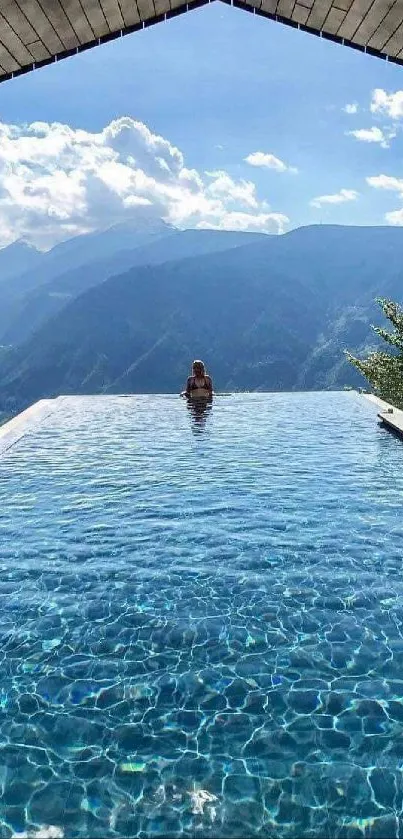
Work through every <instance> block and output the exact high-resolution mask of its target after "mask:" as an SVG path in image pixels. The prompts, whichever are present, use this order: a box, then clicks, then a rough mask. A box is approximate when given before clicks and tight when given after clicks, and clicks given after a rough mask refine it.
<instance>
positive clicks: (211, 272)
mask: <svg viewBox="0 0 403 839" xmlns="http://www.w3.org/2000/svg"><path fill="white" fill-rule="evenodd" d="M175 235H176V234H175ZM161 244H162V243H161V242H160V243H158V247H159V248H160V246H161ZM402 256H403V230H401V229H398V228H389V227H380V228H353V227H348V228H343V227H333V226H315V227H309V228H300V229H299V230H295V231H292V232H291V233H289V234H285V235H283V236H278V237H263V238H258V239H257V240H255V241H253V242H251V243H248V244H246V245H243V246H240V247H236V248H231V249H227V250H225V251H221V252H215V253H209V254H204V255H199V256H193V257H191V258H186V259H180V260H172V261H168V262H163V263H162V264H154V265H151V264H149V265H139V266H137V267H133V268H131V269H130V270H129V271H128V272H126V273H124V274H120V275H118V276H115V277H111V278H109V279H108V280H106V281H105V282H103V283H101V284H99V285H97V286H95V287H93V288H90V289H88V290H87V291H85V292H84V293H82V294H81V295H79V296H78V297H77V298H76V299H74V300H73V301H72V302H70V303H68V304H67V305H66V306H65V308H64V309H63V310H62V311H61V312H59V313H58V314H56V315H55V316H54V317H52V318H50V320H48V321H47V322H46V323H45V324H44V325H42V326H41V327H40V328H39V329H38V330H37V331H36V332H35V334H34V335H32V336H31V337H30V338H29V339H28V340H27V341H25V342H24V343H23V344H22V345H21V346H20V347H17V348H16V349H14V350H13V351H10V352H8V353H7V354H5V355H3V360H2V362H1V363H0V392H1V394H2V400H3V405H1V404H0V409H3V410H6V409H7V407H8V406H10V405H14V406H17V407H21V406H22V405H25V404H28V403H30V402H32V401H34V400H36V399H38V398H40V397H42V396H50V395H54V394H57V393H100V392H106V393H118V392H177V391H178V390H179V389H180V388H181V386H182V384H183V382H184V380H185V377H186V375H187V372H188V367H189V363H190V361H191V359H192V358H194V357H196V356H199V357H201V358H203V359H204V360H205V361H206V362H207V365H208V367H209V368H210V369H211V372H212V374H213V376H214V382H215V386H216V388H217V389H219V390H235V389H241V390H242V389H246V390H255V389H259V390H294V389H317V388H340V387H343V386H344V385H347V384H350V385H353V386H357V385H358V384H364V381H363V380H362V379H361V377H360V375H359V374H358V373H357V371H355V370H354V369H353V368H351V367H350V365H348V364H347V363H346V362H345V360H344V355H343V350H344V348H346V347H348V348H350V349H352V350H355V351H357V350H358V351H364V350H365V349H368V348H369V347H370V346H372V345H374V343H375V342H376V339H375V340H374V336H373V334H372V333H371V330H370V324H371V322H374V321H375V322H379V321H380V320H381V316H380V313H379V312H378V309H377V307H376V306H375V303H374V298H375V296H377V295H384V294H390V296H392V297H393V298H395V299H397V300H399V299H400V300H401V299H402V297H403V280H402V274H403V271H402V269H401V267H400V266H401V264H402Z"/></svg>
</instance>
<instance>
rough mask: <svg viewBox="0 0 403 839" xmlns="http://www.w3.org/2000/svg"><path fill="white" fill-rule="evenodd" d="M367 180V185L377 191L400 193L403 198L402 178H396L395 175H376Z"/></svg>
mask: <svg viewBox="0 0 403 839" xmlns="http://www.w3.org/2000/svg"><path fill="white" fill-rule="evenodd" d="M366 180H367V184H369V186H373V187H374V188H375V189H389V190H392V191H393V192H400V193H401V195H402V197H403V179H402V178H395V177H394V176H393V175H374V176H372V177H370V178H367V179H366Z"/></svg>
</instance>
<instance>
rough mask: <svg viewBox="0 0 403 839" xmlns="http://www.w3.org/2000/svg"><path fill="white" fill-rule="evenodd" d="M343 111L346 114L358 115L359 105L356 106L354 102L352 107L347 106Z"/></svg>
mask: <svg viewBox="0 0 403 839" xmlns="http://www.w3.org/2000/svg"><path fill="white" fill-rule="evenodd" d="M343 111H344V113H345V114H357V113H358V105H357V104H356V102H352V103H351V105H345V107H344V108H343Z"/></svg>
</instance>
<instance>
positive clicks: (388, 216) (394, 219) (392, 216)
mask: <svg viewBox="0 0 403 839" xmlns="http://www.w3.org/2000/svg"><path fill="white" fill-rule="evenodd" d="M385 221H386V222H387V223H388V224H391V225H393V226H394V227H403V210H392V212H391V213H385Z"/></svg>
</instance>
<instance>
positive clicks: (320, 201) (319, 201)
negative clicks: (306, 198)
mask: <svg viewBox="0 0 403 839" xmlns="http://www.w3.org/2000/svg"><path fill="white" fill-rule="evenodd" d="M357 198H358V192H356V191H355V190H354V189H341V190H340V192H336V193H334V194H333V195H318V197H317V198H313V199H312V201H310V205H311V207H317V208H320V207H322V206H323V205H324V204H344V203H345V202H346V201H356V199H357Z"/></svg>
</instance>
